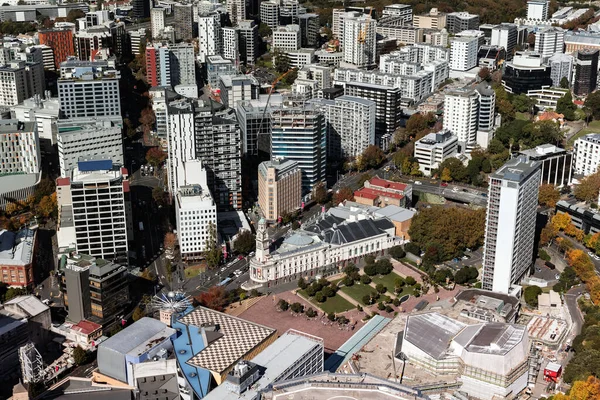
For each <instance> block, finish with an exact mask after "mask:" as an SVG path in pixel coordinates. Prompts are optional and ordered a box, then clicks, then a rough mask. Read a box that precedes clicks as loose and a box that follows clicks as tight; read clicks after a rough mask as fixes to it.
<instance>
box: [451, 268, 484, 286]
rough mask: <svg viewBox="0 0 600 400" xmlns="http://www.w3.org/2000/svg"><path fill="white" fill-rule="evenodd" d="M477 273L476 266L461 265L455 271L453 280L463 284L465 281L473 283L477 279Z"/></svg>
mask: <svg viewBox="0 0 600 400" xmlns="http://www.w3.org/2000/svg"><path fill="white" fill-rule="evenodd" d="M478 275H479V271H477V268H476V267H462V268H461V269H459V270H458V271H456V275H455V276H454V281H455V282H456V283H457V284H459V285H464V284H465V283H473V282H475V281H476V280H477V277H478Z"/></svg>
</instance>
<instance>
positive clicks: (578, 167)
mask: <svg viewBox="0 0 600 400" xmlns="http://www.w3.org/2000/svg"><path fill="white" fill-rule="evenodd" d="M598 166H600V134H597V133H592V134H589V135H585V136H583V137H580V138H577V140H575V173H576V174H581V175H583V176H588V175H591V174H594V173H596V172H597V171H598Z"/></svg>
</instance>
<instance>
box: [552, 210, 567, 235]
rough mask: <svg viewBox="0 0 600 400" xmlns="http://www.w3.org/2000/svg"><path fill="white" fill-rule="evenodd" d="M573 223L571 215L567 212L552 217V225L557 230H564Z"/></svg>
mask: <svg viewBox="0 0 600 400" xmlns="http://www.w3.org/2000/svg"><path fill="white" fill-rule="evenodd" d="M569 225H571V216H570V215H569V214H567V213H558V214H556V215H555V216H554V217H552V226H553V227H554V229H556V230H557V231H564V230H565V229H567V227H568V226H569Z"/></svg>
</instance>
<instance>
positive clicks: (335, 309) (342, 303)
mask: <svg viewBox="0 0 600 400" xmlns="http://www.w3.org/2000/svg"><path fill="white" fill-rule="evenodd" d="M298 293H300V295H302V297H304V298H305V299H306V300H307V301H308V302H310V303H312V304H314V305H315V306H317V307H319V308H321V310H323V311H325V312H326V313H328V314H329V313H336V314H337V313H342V312H344V311H348V310H352V309H354V308H355V307H354V305H352V303H350V302H349V301H348V300H346V299H344V298H343V297H342V296H339V295H337V294H336V295H335V296H333V297H328V298H327V300H325V302H324V303H319V302H317V301H316V300H315V299H313V298H309V297H308V295H307V294H306V292H305V291H304V290H299V291H298Z"/></svg>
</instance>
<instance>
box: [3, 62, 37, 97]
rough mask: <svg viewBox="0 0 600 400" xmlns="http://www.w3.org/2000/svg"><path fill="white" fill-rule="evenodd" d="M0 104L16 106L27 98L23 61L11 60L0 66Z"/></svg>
mask: <svg viewBox="0 0 600 400" xmlns="http://www.w3.org/2000/svg"><path fill="white" fill-rule="evenodd" d="M0 81H2V82H3V83H4V84H3V85H1V86H0V106H16V105H17V104H19V103H21V102H23V100H25V99H27V98H29V97H30V96H28V91H27V77H26V72H25V63H24V62H23V61H11V62H10V63H9V64H8V65H3V66H0Z"/></svg>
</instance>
